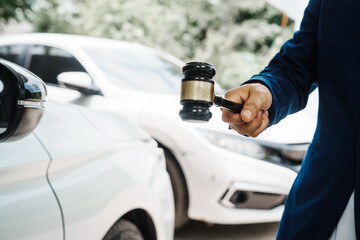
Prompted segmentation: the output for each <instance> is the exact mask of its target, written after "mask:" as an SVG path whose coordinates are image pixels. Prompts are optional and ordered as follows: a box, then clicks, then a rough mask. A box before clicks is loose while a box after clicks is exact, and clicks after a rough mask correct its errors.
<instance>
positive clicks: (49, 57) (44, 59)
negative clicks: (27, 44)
mask: <svg viewBox="0 0 360 240" xmlns="http://www.w3.org/2000/svg"><path fill="white" fill-rule="evenodd" d="M29 56H30V63H29V66H28V69H29V70H30V71H31V72H33V73H35V74H36V75H38V76H39V77H40V78H41V79H42V80H43V81H45V82H46V83H50V84H55V85H58V81H57V76H58V75H59V74H60V73H62V72H70V71H76V72H86V71H85V69H84V67H83V66H82V65H81V64H80V62H79V61H78V60H77V59H76V58H75V57H74V56H72V55H71V54H70V53H68V52H66V51H64V50H62V49H60V48H55V47H49V46H42V45H34V46H32V47H31V48H30V50H29Z"/></svg>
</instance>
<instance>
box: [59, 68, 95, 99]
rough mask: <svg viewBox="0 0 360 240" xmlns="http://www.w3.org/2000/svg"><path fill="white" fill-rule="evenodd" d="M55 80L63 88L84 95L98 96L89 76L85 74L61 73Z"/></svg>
mask: <svg viewBox="0 0 360 240" xmlns="http://www.w3.org/2000/svg"><path fill="white" fill-rule="evenodd" d="M57 80H58V82H59V85H60V86H62V87H65V88H70V89H73V90H76V91H79V92H81V93H84V94H100V91H99V90H96V89H94V87H93V85H92V79H91V77H90V75H89V74H87V73H85V72H63V73H60V74H59V75H58V76H57Z"/></svg>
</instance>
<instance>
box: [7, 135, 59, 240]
mask: <svg viewBox="0 0 360 240" xmlns="http://www.w3.org/2000/svg"><path fill="white" fill-rule="evenodd" d="M0 152H1V154H0V155H1V160H0V233H1V234H0V239H4V240H5V239H6V240H10V239H26V240H30V239H31V240H32V239H34V240H35V239H44V240H46V239H54V240H56V239H59V240H60V239H63V226H62V220H61V219H62V217H61V211H60V207H59V205H58V202H57V200H56V197H55V195H54V193H53V191H52V189H51V187H50V186H49V183H48V181H47V178H46V172H47V169H48V167H49V164H50V157H49V155H48V153H47V151H46V149H44V147H43V146H42V144H41V143H40V142H39V141H38V139H37V137H36V136H35V135H34V134H30V135H28V136H27V137H25V138H24V139H21V140H19V141H16V142H6V143H0ZM44 223H46V224H44Z"/></svg>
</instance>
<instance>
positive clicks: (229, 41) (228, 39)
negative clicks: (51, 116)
mask: <svg viewBox="0 0 360 240" xmlns="http://www.w3.org/2000/svg"><path fill="white" fill-rule="evenodd" d="M34 11H35V12H36V13H37V14H36V15H34V17H33V22H34V24H35V26H36V30H37V31H41V32H61V33H75V34H85V35H93V36H100V37H108V38H113V39H120V40H125V41H131V42H138V43H142V44H145V45H147V46H151V47H155V48H157V49H161V50H164V51H166V52H168V53H170V54H173V55H174V56H176V57H178V58H180V59H182V60H184V61H191V60H199V61H208V62H211V63H213V64H214V65H215V66H216V68H217V72H218V73H217V77H216V79H218V82H220V83H221V84H222V86H223V87H225V88H231V87H233V86H236V85H239V84H240V83H241V82H242V81H244V80H246V79H248V78H249V77H251V74H253V73H255V72H258V71H259V70H260V69H261V68H263V67H264V65H265V64H266V63H267V61H268V60H269V54H270V53H273V50H272V49H274V48H277V47H278V45H279V43H282V41H283V40H280V41H279V39H283V36H286V37H288V36H290V33H291V32H292V29H291V28H288V29H283V28H281V26H280V24H281V13H279V12H278V11H276V10H274V9H273V8H271V7H270V6H268V5H267V4H266V3H265V0H241V1H238V0H132V1H128V0H117V1H113V0H38V4H36V7H34ZM286 37H285V38H286Z"/></svg>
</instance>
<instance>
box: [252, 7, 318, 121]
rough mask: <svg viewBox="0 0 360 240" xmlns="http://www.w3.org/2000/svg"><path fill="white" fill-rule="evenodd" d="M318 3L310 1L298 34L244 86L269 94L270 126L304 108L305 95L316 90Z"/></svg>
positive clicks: (306, 96)
mask: <svg viewBox="0 0 360 240" xmlns="http://www.w3.org/2000/svg"><path fill="white" fill-rule="evenodd" d="M320 7H321V0H312V1H310V3H309V5H308V7H307V8H306V10H305V13H304V18H303V20H302V23H301V27H300V30H299V31H298V32H296V33H295V34H294V37H293V38H292V39H291V40H289V41H287V42H286V43H285V44H284V45H283V46H282V48H281V50H280V52H279V53H278V54H277V55H276V56H275V57H274V58H273V59H272V60H271V62H270V63H269V66H268V67H267V68H265V69H264V70H263V71H262V72H261V73H260V74H258V75H255V76H253V77H252V78H251V79H250V80H249V81H247V82H246V84H248V83H254V82H258V83H262V84H264V85H266V86H267V87H268V88H269V90H270V92H271V94H272V105H271V107H270V108H269V118H270V125H272V124H276V123H278V122H279V121H280V120H281V119H283V118H285V117H286V116H287V115H288V114H291V113H295V112H297V111H299V110H301V109H303V108H304V107H305V106H306V103H307V99H308V95H309V93H310V92H311V91H312V90H314V89H315V88H316V73H317V72H316V68H317V35H318V21H319V15H320Z"/></svg>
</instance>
